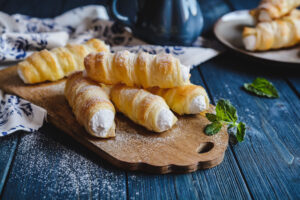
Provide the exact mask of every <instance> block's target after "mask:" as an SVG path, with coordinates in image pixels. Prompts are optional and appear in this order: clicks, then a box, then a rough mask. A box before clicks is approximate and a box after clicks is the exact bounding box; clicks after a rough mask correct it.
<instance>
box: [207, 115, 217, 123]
mask: <svg viewBox="0 0 300 200" xmlns="http://www.w3.org/2000/svg"><path fill="white" fill-rule="evenodd" d="M205 116H206V118H207V119H208V120H209V121H211V122H215V121H217V116H216V115H215V114H212V113H206V114H205Z"/></svg>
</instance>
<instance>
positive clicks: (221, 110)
mask: <svg viewBox="0 0 300 200" xmlns="http://www.w3.org/2000/svg"><path fill="white" fill-rule="evenodd" d="M206 118H207V119H208V120H209V121H210V122H212V123H211V124H208V125H207V126H206V127H205V130H204V132H205V134H206V135H215V134H217V133H218V132H219V131H220V130H221V128H222V126H224V125H228V128H227V131H228V133H229V134H230V137H231V140H230V141H231V142H232V143H233V144H236V143H237V142H242V141H244V137H245V134H246V125H245V123H243V122H239V123H238V122H237V121H238V116H237V111H236V109H235V107H234V106H233V105H232V104H231V103H230V101H228V100H225V99H220V100H219V101H218V103H217V106H216V114H212V113H206Z"/></svg>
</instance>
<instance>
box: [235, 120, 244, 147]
mask: <svg viewBox="0 0 300 200" xmlns="http://www.w3.org/2000/svg"><path fill="white" fill-rule="evenodd" d="M245 134H246V125H245V123H243V122H240V123H239V124H238V125H237V131H236V139H237V141H238V142H243V141H244V137H245Z"/></svg>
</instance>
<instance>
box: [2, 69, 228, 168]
mask: <svg viewBox="0 0 300 200" xmlns="http://www.w3.org/2000/svg"><path fill="white" fill-rule="evenodd" d="M64 85H65V80H61V81H58V82H54V83H44V84H38V85H31V86H30V85H24V84H23V82H22V81H21V80H20V79H19V77H18V75H17V70H16V67H10V68H7V69H4V70H2V71H0V87H1V88H2V89H3V90H4V91H6V92H8V93H13V94H16V95H18V96H20V97H22V98H24V99H27V100H29V101H30V102H32V103H34V104H36V105H39V106H41V107H43V108H45V109H46V110H47V112H48V116H49V117H48V120H49V121H50V122H51V123H52V124H54V125H55V126H57V127H58V128H60V129H61V130H63V131H64V132H66V133H68V134H69V135H70V136H72V137H73V138H75V139H76V140H77V141H79V142H81V143H82V144H83V145H85V146H87V147H88V148H90V149H91V150H92V151H94V152H96V153H97V154H99V155H100V156H101V157H102V158H104V159H106V160H108V161H109V162H110V163H112V164H114V165H116V166H118V167H121V168H125V169H128V170H140V171H147V172H152V173H169V172H177V173H180V172H181V173H182V172H191V171H195V170H197V169H207V168H211V167H214V166H216V165H218V164H220V163H221V162H222V160H223V157H224V152H225V150H226V148H227V141H228V135H227V133H226V131H225V128H223V129H222V130H221V132H220V133H219V134H217V135H214V136H207V135H205V134H204V133H203V130H204V128H205V126H206V124H208V123H209V122H208V120H207V119H206V118H205V117H204V116H201V115H193V116H185V117H180V118H179V120H178V122H177V124H176V125H175V126H174V127H173V128H172V129H171V130H169V131H166V132H163V133H160V134H155V133H153V132H149V131H147V130H146V129H145V128H143V127H140V126H137V125H136V124H134V123H133V122H131V121H130V120H129V119H127V118H126V117H124V116H123V115H117V116H116V125H117V130H116V137H115V138H113V139H108V140H105V139H96V138H92V137H91V136H89V135H88V134H87V133H86V132H85V130H84V129H83V127H81V126H80V125H79V124H78V122H77V121H76V119H75V117H74V116H73V114H72V111H71V108H70V107H69V106H68V104H67V101H66V99H65V97H64V94H63V90H64ZM211 111H212V110H211Z"/></svg>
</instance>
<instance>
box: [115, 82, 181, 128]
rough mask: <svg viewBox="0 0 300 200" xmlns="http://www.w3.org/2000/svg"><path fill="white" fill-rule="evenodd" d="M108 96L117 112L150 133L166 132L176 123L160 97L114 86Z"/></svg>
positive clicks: (136, 89)
mask: <svg viewBox="0 0 300 200" xmlns="http://www.w3.org/2000/svg"><path fill="white" fill-rule="evenodd" d="M110 96H111V100H112V101H113V103H114V105H115V107H116V109H117V110H118V111H119V112H122V113H123V114H124V115H126V116H127V117H129V118H130V119H131V120H132V121H134V122H135V123H137V124H139V125H142V126H144V127H146V128H147V129H148V130H150V131H155V132H163V131H166V130H168V129H170V128H172V126H173V125H174V124H175V123H176V121H177V118H176V117H175V115H174V114H173V113H172V111H171V110H170V109H169V107H168V105H167V104H166V102H165V100H164V99H163V98H162V97H160V96H157V95H154V94H151V93H150V92H148V91H146V90H144V89H138V88H135V87H130V86H125V85H115V86H113V87H112V88H111V92H110Z"/></svg>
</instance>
